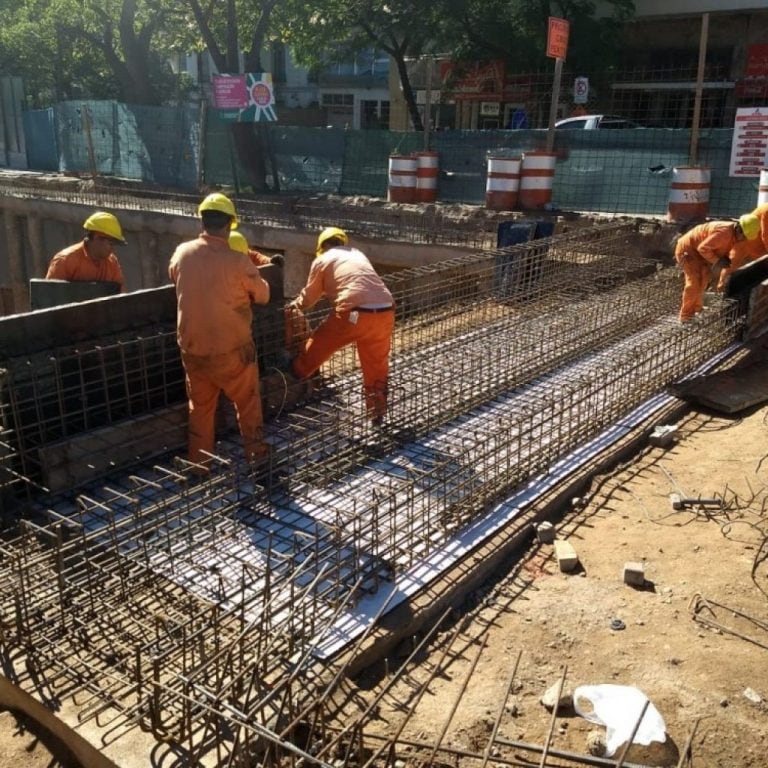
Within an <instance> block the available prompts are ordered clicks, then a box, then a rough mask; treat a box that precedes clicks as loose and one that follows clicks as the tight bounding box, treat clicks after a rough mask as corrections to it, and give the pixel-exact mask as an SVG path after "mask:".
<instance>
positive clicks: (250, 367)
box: [168, 192, 269, 473]
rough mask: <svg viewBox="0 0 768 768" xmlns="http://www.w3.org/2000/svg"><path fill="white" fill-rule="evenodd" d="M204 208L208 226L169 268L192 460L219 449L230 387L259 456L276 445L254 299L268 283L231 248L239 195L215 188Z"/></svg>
mask: <svg viewBox="0 0 768 768" xmlns="http://www.w3.org/2000/svg"><path fill="white" fill-rule="evenodd" d="M198 214H199V216H200V220H201V222H202V229H203V231H202V232H201V234H200V235H199V236H198V237H197V238H196V239H195V240H191V241H188V242H185V243H182V244H181V245H179V247H178V248H177V249H176V250H175V251H174V254H173V256H172V257H171V263H170V265H169V267H168V274H169V275H170V278H171V280H172V281H173V283H174V285H175V286H176V298H177V301H178V311H177V339H178V343H179V347H180V349H181V359H182V362H183V364H184V369H185V372H186V384H187V395H188V397H189V460H190V461H191V462H193V463H194V464H196V465H198V466H199V465H204V464H205V461H206V453H213V447H214V419H215V415H216V405H217V403H218V399H219V393H220V392H224V394H225V395H226V396H227V397H228V398H229V399H230V400H232V402H233V403H234V404H235V409H236V411H237V420H238V424H239V426H240V434H241V435H242V438H243V448H244V450H245V456H246V459H247V460H248V461H249V462H251V463H257V462H260V461H262V460H263V459H265V458H267V456H268V455H269V450H268V446H267V444H266V443H265V442H264V436H263V423H264V422H263V416H262V410H261V396H260V394H259V369H258V366H257V365H256V346H255V344H254V342H253V334H252V331H251V322H252V313H251V304H252V303H255V304H266V303H267V302H268V301H269V285H268V284H267V283H266V282H265V281H264V280H263V279H262V277H261V276H260V275H259V270H258V269H257V268H256V266H255V265H254V264H253V263H252V262H251V261H250V259H248V257H247V256H245V255H244V254H242V253H239V252H237V251H233V250H232V249H231V248H230V247H229V236H230V230H231V228H232V227H235V226H237V216H236V214H235V206H234V205H233V203H232V201H231V200H230V199H229V198H228V197H226V196H225V195H222V194H220V193H218V192H215V193H213V194H211V195H208V197H206V198H205V199H204V200H203V201H202V202H201V203H200V206H199V208H198ZM198 471H200V472H201V473H204V472H205V468H204V467H201V468H199V469H198Z"/></svg>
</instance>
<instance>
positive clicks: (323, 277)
mask: <svg viewBox="0 0 768 768" xmlns="http://www.w3.org/2000/svg"><path fill="white" fill-rule="evenodd" d="M348 242H349V238H348V237H347V233H346V232H344V230H342V229H339V228H338V227H327V228H326V229H324V230H323V231H322V232H321V233H320V236H319V237H318V239H317V249H316V251H315V260H314V261H313V262H312V266H311V267H310V270H309V277H308V278H307V284H306V285H305V286H304V288H303V289H302V291H301V293H300V294H299V295H298V296H297V297H296V299H295V300H294V301H293V302H292V303H291V305H289V306H291V307H295V308H296V309H298V310H300V311H302V312H304V311H306V310H308V309H310V308H311V307H313V306H314V305H315V304H316V303H317V302H318V301H319V300H320V299H321V298H323V297H325V298H327V299H328V301H329V302H330V303H331V304H332V305H333V309H332V311H331V313H330V314H329V315H328V317H327V318H326V319H325V320H324V321H323V322H322V323H321V325H320V326H319V327H318V328H317V329H316V330H315V331H314V332H313V333H312V334H311V336H310V337H309V339H307V341H306V342H305V344H304V349H303V351H302V352H301V353H300V354H299V355H298V356H297V357H296V358H295V359H294V361H293V366H292V368H293V373H294V374H295V375H296V376H297V377H298V378H300V379H305V378H308V377H310V376H312V375H313V374H314V373H315V372H316V371H317V370H318V369H319V368H320V366H321V365H322V364H323V363H325V362H326V361H327V360H328V359H329V358H330V357H331V355H333V353H334V352H337V351H338V350H340V349H341V348H342V347H345V346H347V344H355V346H356V347H357V356H358V358H359V359H360V368H361V370H362V373H363V391H364V395H365V406H366V413H367V415H368V417H369V418H370V419H371V420H372V421H373V423H374V424H376V425H379V424H381V422H382V420H383V419H384V414H385V413H386V411H387V387H388V380H389V351H390V347H391V344H392V331H393V329H394V326H395V302H394V299H393V298H392V294H391V293H390V292H389V289H388V288H387V286H386V285H385V284H384V281H383V280H382V279H381V278H380V277H379V275H377V274H376V270H374V268H373V266H372V264H371V262H370V261H368V259H367V258H366V256H365V254H364V253H362V252H361V251H359V250H357V248H351V247H350V246H349V245H348V244H347V243H348Z"/></svg>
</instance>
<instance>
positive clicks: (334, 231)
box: [315, 227, 349, 256]
mask: <svg viewBox="0 0 768 768" xmlns="http://www.w3.org/2000/svg"><path fill="white" fill-rule="evenodd" d="M332 237H338V238H339V240H341V242H342V243H344V245H346V244H347V243H348V242H349V238H348V237H347V233H346V232H345V231H344V230H343V229H339V228H338V227H326V228H325V229H324V230H323V231H322V232H321V233H320V235H319V236H318V238H317V248H316V249H315V256H319V255H320V254H321V253H322V252H323V248H322V246H323V243H324V242H325V241H326V240H330V239H331V238H332Z"/></svg>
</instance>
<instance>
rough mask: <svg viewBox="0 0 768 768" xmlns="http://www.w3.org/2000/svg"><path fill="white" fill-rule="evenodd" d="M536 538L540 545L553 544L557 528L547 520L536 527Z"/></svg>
mask: <svg viewBox="0 0 768 768" xmlns="http://www.w3.org/2000/svg"><path fill="white" fill-rule="evenodd" d="M536 538H537V539H538V541H539V544H551V543H552V542H553V541H554V540H555V526H554V525H552V523H549V522H547V521H546V520H545V521H544V522H543V523H539V524H538V525H537V526H536Z"/></svg>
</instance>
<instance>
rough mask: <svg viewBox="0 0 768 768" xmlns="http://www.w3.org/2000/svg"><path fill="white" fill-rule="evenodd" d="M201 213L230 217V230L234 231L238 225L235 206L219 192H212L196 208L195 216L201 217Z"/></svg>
mask: <svg viewBox="0 0 768 768" xmlns="http://www.w3.org/2000/svg"><path fill="white" fill-rule="evenodd" d="M203 211H218V212H219V213H226V214H227V215H228V216H231V217H232V223H231V224H230V225H229V226H230V228H231V229H236V228H237V225H238V221H237V213H236V212H235V204H234V203H233V202H232V201H231V200H230V199H229V198H228V197H227V196H226V195H222V194H221V192H212V193H211V194H210V195H208V196H207V197H206V198H204V199H203V202H202V203H200V205H199V206H198V208H197V215H198V216H202V215H203Z"/></svg>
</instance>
